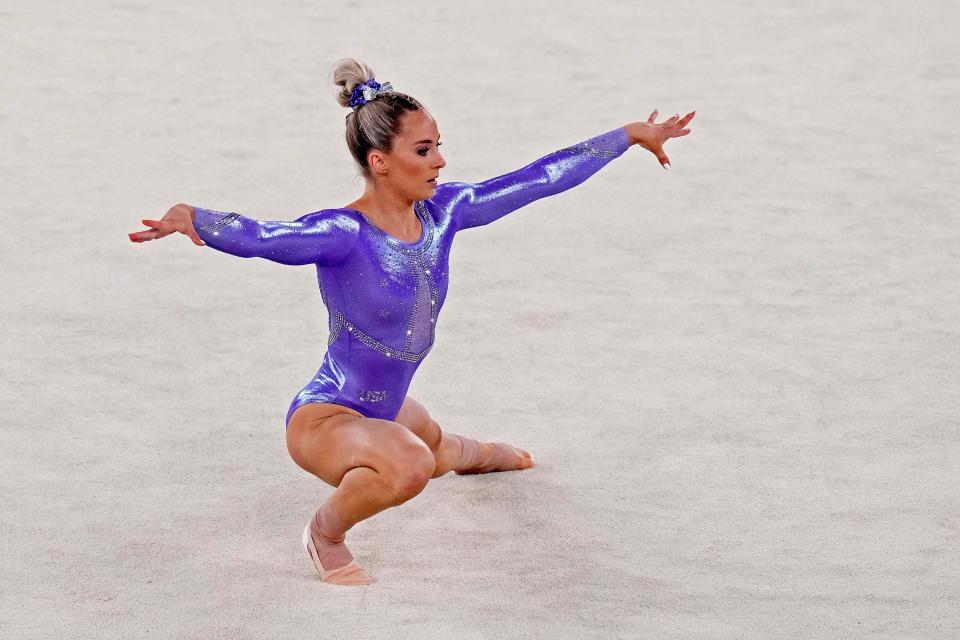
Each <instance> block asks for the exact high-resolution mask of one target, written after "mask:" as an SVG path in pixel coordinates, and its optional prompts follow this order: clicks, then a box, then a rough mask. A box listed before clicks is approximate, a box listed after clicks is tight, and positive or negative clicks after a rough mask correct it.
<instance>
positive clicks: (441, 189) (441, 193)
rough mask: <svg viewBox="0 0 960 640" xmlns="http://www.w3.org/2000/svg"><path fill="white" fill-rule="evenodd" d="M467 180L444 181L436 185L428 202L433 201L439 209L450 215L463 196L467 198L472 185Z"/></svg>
mask: <svg viewBox="0 0 960 640" xmlns="http://www.w3.org/2000/svg"><path fill="white" fill-rule="evenodd" d="M474 186H476V185H473V184H470V183H469V182H444V183H443V184H438V185H437V190H436V191H434V193H433V197H432V198H430V202H433V203H434V204H435V205H436V206H437V208H438V209H439V210H440V211H444V212H446V213H447V214H448V215H452V213H453V210H454V209H455V208H456V207H457V205H459V204H460V202H462V201H463V200H464V199H465V198H466V199H469V198H470V194H471V191H472V189H473V187H474Z"/></svg>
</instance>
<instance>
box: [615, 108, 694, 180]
mask: <svg viewBox="0 0 960 640" xmlns="http://www.w3.org/2000/svg"><path fill="white" fill-rule="evenodd" d="M696 113H697V112H696V111H691V112H690V113H688V114H687V115H685V116H683V117H682V118H681V117H680V115H679V114H676V113H675V114H673V115H672V116H671V117H669V118H667V119H666V120H664V121H663V122H661V123H660V124H657V123H656V122H654V120H655V119H656V117H657V111H656V109H654V111H653V113H651V114H650V117H649V118H647V121H646V122H633V123H631V124H628V125H627V126H626V127H624V128H625V129H626V131H627V135H628V136H629V137H630V144H638V145H640V146H641V147H643V148H644V149H646V150H647V151H649V152H651V153H652V154H653V155H655V156H657V160H659V161H660V164H661V165H662V166H663V168H664V169H667V170H669V169H670V158H668V157H667V154H666V153H664V152H663V143H664V142H666V141H667V140H669V139H670V138H679V137H681V136H685V135H687V134H688V133H690V129H685V128H684V127H686V126H687V124H689V122H690V121H691V120H693V116H694V115H696Z"/></svg>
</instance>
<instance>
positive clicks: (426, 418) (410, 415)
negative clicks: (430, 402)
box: [394, 396, 443, 451]
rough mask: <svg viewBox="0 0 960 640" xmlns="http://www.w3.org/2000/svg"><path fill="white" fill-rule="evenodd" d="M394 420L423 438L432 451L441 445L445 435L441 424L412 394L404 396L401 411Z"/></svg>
mask: <svg viewBox="0 0 960 640" xmlns="http://www.w3.org/2000/svg"><path fill="white" fill-rule="evenodd" d="M394 421H395V422H399V423H400V424H402V425H403V426H405V427H406V428H407V429H409V430H410V431H411V432H412V433H413V434H414V435H416V436H417V437H418V438H420V439H421V440H423V442H424V443H425V444H426V445H427V446H428V447H430V450H431V451H436V450H437V447H439V446H440V439H441V438H442V437H443V433H442V432H441V430H440V425H439V424H437V422H436V421H435V420H434V419H433V418H431V417H430V413H429V412H428V411H427V408H426V407H424V406H423V405H422V404H420V403H419V402H417V401H416V400H414V399H413V398H411V397H410V396H407V397H406V398H404V400H403V406H401V407H400V412H399V413H398V414H397V417H396V418H394Z"/></svg>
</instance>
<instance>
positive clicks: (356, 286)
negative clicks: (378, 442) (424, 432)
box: [194, 128, 630, 426]
mask: <svg viewBox="0 0 960 640" xmlns="http://www.w3.org/2000/svg"><path fill="white" fill-rule="evenodd" d="M629 146H630V142H629V139H628V137H627V133H626V131H625V130H624V129H623V128H619V129H614V130H613V131H610V132H608V133H604V134H602V135H599V136H596V137H594V138H590V139H589V140H586V141H584V142H581V143H579V144H575V145H573V146H570V147H565V148H563V149H560V150H558V151H554V152H553V153H551V154H549V155H546V156H544V157H542V158H540V159H539V160H537V161H535V162H533V163H531V164H529V165H527V166H525V167H523V168H522V169H518V170H517V171H513V172H511V173H507V174H505V175H502V176H498V177H496V178H492V179H490V180H487V181H486V182H480V183H478V184H468V183H465V182H447V183H444V184H440V185H438V186H437V188H436V191H435V192H434V196H433V197H432V198H430V199H429V200H422V201H417V202H415V203H414V210H415V211H416V214H417V216H418V217H419V218H420V222H421V224H422V227H423V233H422V235H421V237H420V239H419V240H417V241H416V242H409V243H408V242H402V241H401V240H399V239H397V238H394V237H393V236H391V235H388V234H387V233H386V232H385V231H383V230H381V229H380V228H378V227H376V226H374V225H373V224H372V223H371V222H370V220H368V219H367V217H366V216H364V215H363V214H362V213H361V212H359V211H357V210H355V209H346V208H344V209H322V210H320V211H316V212H314V213H308V214H306V215H304V216H302V217H300V218H297V219H296V220H293V221H289V222H287V221H276V222H266V221H260V220H253V219H251V218H246V217H244V216H241V215H239V214H236V213H228V212H221V211H213V210H210V209H201V208H200V207H196V208H195V218H194V227H195V228H196V230H197V233H198V234H199V236H200V238H201V239H202V240H203V241H204V242H205V243H207V245H209V246H211V247H213V248H214V249H217V250H218V251H223V252H225V253H229V254H232V255H235V256H240V257H243V258H253V257H257V258H266V259H267V260H272V261H274V262H280V263H282V264H291V265H302V264H314V265H316V267H317V280H318V282H319V284H320V295H321V296H322V297H323V303H324V305H326V307H327V312H328V315H329V330H330V336H329V339H328V340H327V352H326V354H325V355H324V358H323V364H322V365H321V366H320V369H318V370H317V373H316V374H315V375H314V376H313V379H312V380H310V382H309V383H307V385H306V386H305V387H304V388H303V389H302V390H301V391H300V392H299V393H298V394H297V395H296V397H294V399H293V402H292V403H291V404H290V408H289V410H288V411H287V417H286V424H287V426H289V424H290V416H292V415H293V412H294V411H295V410H296V409H297V407H300V406H301V405H303V404H306V403H308V402H331V403H335V404H339V405H343V406H345V407H349V408H351V409H354V410H356V411H358V412H360V413H361V414H362V415H364V416H367V417H370V418H382V419H386V420H393V419H394V418H395V417H396V416H397V413H398V412H399V411H400V406H401V405H402V404H403V400H404V398H405V397H406V393H407V389H408V388H409V386H410V381H411V379H412V378H413V374H414V372H415V371H416V370H417V367H418V366H420V362H421V361H422V360H423V359H424V358H425V357H426V355H427V354H428V353H429V352H430V349H431V347H432V346H433V339H434V330H435V328H436V325H437V315H438V314H439V313H440V308H441V307H442V306H443V301H444V299H445V298H446V295H447V282H448V273H447V269H448V264H449V257H450V246H451V243H452V242H453V236H454V235H455V234H456V233H457V232H458V231H460V230H462V229H469V228H471V227H479V226H482V225H485V224H488V223H490V222H493V221H494V220H497V219H498V218H502V217H503V216H505V215H507V214H508V213H510V212H511V211H515V210H517V209H519V208H520V207H522V206H524V205H525V204H528V203H530V202H533V201H534V200H538V199H540V198H543V197H545V196H549V195H553V194H556V193H560V192H562V191H565V190H567V189H570V188H571V187H575V186H576V185H578V184H580V183H581V182H583V181H584V180H586V179H587V178H589V177H590V176H591V175H593V174H594V173H596V172H597V171H599V170H600V169H601V168H602V167H603V166H604V165H606V164H607V163H608V162H610V161H611V160H613V159H614V158H616V157H619V156H620V155H622V154H623V153H624V152H625V151H626V150H627V149H628V148H629Z"/></svg>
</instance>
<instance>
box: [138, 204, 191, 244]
mask: <svg viewBox="0 0 960 640" xmlns="http://www.w3.org/2000/svg"><path fill="white" fill-rule="evenodd" d="M140 222H142V223H143V224H145V225H147V226H148V227H151V228H150V229H148V230H146V231H136V232H134V233H130V234H127V236H128V237H129V238H130V240H131V241H132V242H146V241H147V240H159V239H160V238H163V237H164V236H168V235H170V234H171V233H173V232H174V231H177V232H180V233H182V234H184V235H185V236H187V237H188V238H190V239H191V240H193V243H194V244H195V245H198V246H201V247H203V246H205V243H204V242H203V240H201V239H200V236H199V235H197V231H196V229H194V228H193V207H191V206H190V205H188V204H178V205H174V206H173V207H171V208H170V210H169V211H167V213H166V214H164V216H163V218H162V219H160V220H150V219H144V220H141V221H140Z"/></svg>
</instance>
